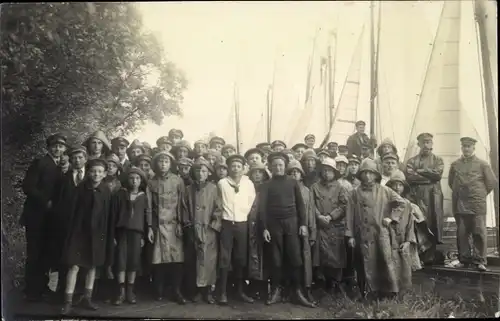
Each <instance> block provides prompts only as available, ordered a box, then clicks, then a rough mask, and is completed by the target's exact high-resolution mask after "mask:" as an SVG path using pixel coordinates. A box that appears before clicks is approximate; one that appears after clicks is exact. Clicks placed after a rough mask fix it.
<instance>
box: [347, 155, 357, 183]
mask: <svg viewBox="0 0 500 321" xmlns="http://www.w3.org/2000/svg"><path fill="white" fill-rule="evenodd" d="M347 160H348V161H349V165H348V166H347V175H346V179H347V181H348V182H349V183H351V185H352V187H353V188H356V187H358V186H359V184H361V182H360V181H359V179H358V178H357V176H356V175H357V174H358V170H359V165H361V160H360V159H359V157H358V156H356V155H349V157H348V158H347Z"/></svg>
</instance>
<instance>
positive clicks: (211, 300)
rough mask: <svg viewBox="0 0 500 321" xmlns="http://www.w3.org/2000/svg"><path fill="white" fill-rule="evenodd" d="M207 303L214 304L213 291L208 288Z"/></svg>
mask: <svg viewBox="0 0 500 321" xmlns="http://www.w3.org/2000/svg"><path fill="white" fill-rule="evenodd" d="M205 301H207V303H208V304H214V303H215V300H214V296H213V295H212V290H210V287H207V294H206V296H205Z"/></svg>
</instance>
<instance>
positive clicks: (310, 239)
mask: <svg viewBox="0 0 500 321" xmlns="http://www.w3.org/2000/svg"><path fill="white" fill-rule="evenodd" d="M287 173H288V175H290V176H291V177H292V178H294V179H295V180H297V181H298V182H299V187H300V192H301V193H302V198H303V199H304V205H305V207H306V216H307V228H308V230H309V231H308V232H309V233H308V235H307V237H302V259H303V262H304V287H305V289H306V295H307V299H308V300H309V301H310V302H314V303H316V300H315V299H314V297H313V295H312V291H311V286H312V281H313V268H314V267H317V266H319V257H318V256H319V252H318V247H317V246H315V245H316V239H317V230H316V209H315V205H314V200H313V197H312V194H311V191H310V190H309V188H307V187H306V186H305V185H304V183H303V182H302V179H303V177H304V174H305V173H304V170H303V169H302V165H300V162H299V161H297V160H292V161H290V163H289V164H288V168H287Z"/></svg>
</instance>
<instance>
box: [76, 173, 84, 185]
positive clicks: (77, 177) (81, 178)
mask: <svg viewBox="0 0 500 321" xmlns="http://www.w3.org/2000/svg"><path fill="white" fill-rule="evenodd" d="M82 180H83V171H82V170H81V169H79V170H78V173H77V174H76V185H78V184H80V182H81V181H82Z"/></svg>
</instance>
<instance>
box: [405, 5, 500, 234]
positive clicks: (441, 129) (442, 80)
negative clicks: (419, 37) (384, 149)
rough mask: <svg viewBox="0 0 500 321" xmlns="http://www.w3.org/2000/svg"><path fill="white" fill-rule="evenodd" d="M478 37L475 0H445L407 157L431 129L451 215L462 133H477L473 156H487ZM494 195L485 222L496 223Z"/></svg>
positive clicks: (446, 209)
mask: <svg viewBox="0 0 500 321" xmlns="http://www.w3.org/2000/svg"><path fill="white" fill-rule="evenodd" d="M477 41H478V40H477V36H476V31H475V23H474V14H473V3H472V2H470V1H444V3H443V8H442V12H441V17H440V21H439V24H438V27H437V32H436V36H435V40H434V44H433V48H432V52H431V56H430V61H429V65H428V68H427V73H426V76H425V80H424V84H423V87H422V92H421V94H420V99H419V102H418V105H417V110H416V113H415V119H414V123H413V126H412V129H411V133H410V136H409V143H408V148H407V150H406V155H405V161H407V160H408V159H409V158H410V157H412V156H414V155H416V154H417V153H418V146H417V141H416V137H417V135H418V134H419V133H422V132H429V133H432V134H433V135H434V146H433V152H434V153H435V154H436V155H438V156H440V157H442V158H443V160H444V164H445V169H444V173H443V178H442V183H441V186H442V189H443V194H444V211H445V215H446V216H453V214H452V209H451V190H450V188H449V187H448V172H449V168H450V164H451V163H452V162H453V161H455V160H456V159H457V158H459V157H460V156H461V151H460V138H461V137H463V136H471V137H476V138H477V139H478V143H477V144H476V154H477V156H478V157H480V158H482V159H485V160H489V159H488V152H489V141H488V135H487V130H486V128H487V122H486V118H485V113H484V105H483V98H482V94H481V83H482V80H481V76H480V71H479V67H478V66H479V65H480V63H479V62H480V57H479V55H478V51H477V48H476V47H477ZM472 61H476V62H477V63H471V62H472ZM492 200H493V199H492V195H490V196H489V199H488V213H487V217H488V222H487V224H488V226H495V220H494V214H493V213H494V212H493V211H492V204H493V203H492Z"/></svg>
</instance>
